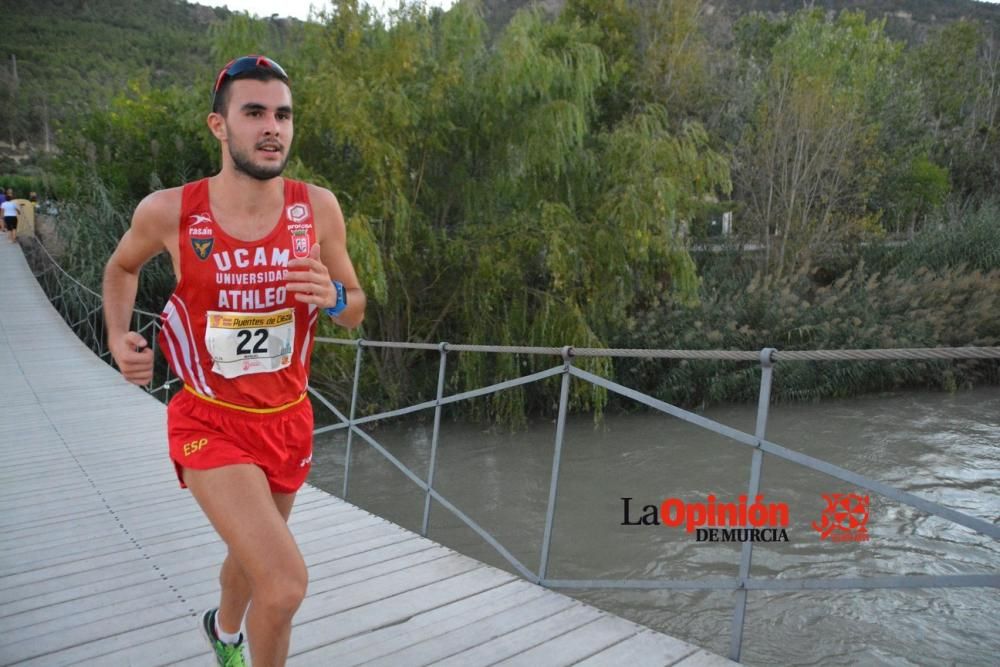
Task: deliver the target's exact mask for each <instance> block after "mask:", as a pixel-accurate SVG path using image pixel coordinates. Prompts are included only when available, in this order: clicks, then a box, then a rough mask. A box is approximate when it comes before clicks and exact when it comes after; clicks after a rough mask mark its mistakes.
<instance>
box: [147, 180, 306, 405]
mask: <svg viewBox="0 0 1000 667" xmlns="http://www.w3.org/2000/svg"><path fill="white" fill-rule="evenodd" d="M284 184H285V205H284V207H283V209H282V213H281V217H280V219H279V220H278V221H277V224H275V226H274V229H272V230H271V231H270V232H269V233H268V234H267V236H265V237H264V238H262V239H260V240H257V241H240V240H239V239H235V238H233V237H232V236H230V235H229V234H227V233H226V232H225V231H223V230H222V228H221V227H219V225H218V223H217V222H216V221H215V217H214V216H213V215H212V211H211V208H210V206H209V199H208V179H202V180H200V181H195V182H194V183H188V184H187V185H185V186H184V190H183V194H182V196H181V219H180V229H179V238H178V248H179V253H180V272H181V276H180V282H179V283H178V284H177V287H176V288H175V289H174V293H173V294H172V295H171V297H170V300H169V301H168V302H167V305H166V306H165V307H164V309H163V313H162V315H161V316H160V317H161V323H162V325H163V328H162V330H161V331H160V336H159V343H160V348H161V349H162V350H163V353H164V356H166V358H167V362H168V363H169V364H170V368H171V370H173V372H174V373H175V374H176V375H177V377H179V378H181V379H182V380H183V381H184V384H185V385H186V387H185V388H186V389H187V390H188V391H191V392H193V393H195V394H196V395H198V396H200V397H201V398H203V399H205V400H207V401H209V402H212V403H216V404H219V405H226V406H229V407H235V408H242V409H249V410H252V411H260V412H270V411H272V410H275V409H281V408H283V407H286V406H288V405H290V404H293V403H296V402H298V401H299V400H301V399H302V398H303V397H304V395H305V390H306V382H307V381H308V377H309V364H310V357H311V355H312V347H313V342H314V339H315V331H316V321H317V319H318V317H319V312H320V311H319V309H318V308H317V307H316V306H314V305H312V304H304V303H299V302H298V301H297V300H296V299H295V298H294V296H293V294H290V293H288V292H287V290H286V288H285V285H286V281H285V273H286V271H287V268H286V267H287V265H288V261H289V260H290V259H293V258H302V257H305V256H307V255H308V254H309V249H310V248H311V247H312V245H313V244H314V243H315V242H316V230H315V229H314V227H313V211H312V206H311V204H310V202H309V193H308V190H307V187H306V184H305V183H302V182H299V181H292V180H289V179H287V178H286V179H284Z"/></svg>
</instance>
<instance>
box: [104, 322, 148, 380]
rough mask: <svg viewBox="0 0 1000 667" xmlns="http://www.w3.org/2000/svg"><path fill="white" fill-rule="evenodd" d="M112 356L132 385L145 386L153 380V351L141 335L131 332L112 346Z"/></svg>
mask: <svg viewBox="0 0 1000 667" xmlns="http://www.w3.org/2000/svg"><path fill="white" fill-rule="evenodd" d="M111 355H112V356H113V357H114V358H115V363H116V364H118V368H119V369H121V372H122V375H123V376H124V377H125V379H126V380H128V381H129V382H131V383H132V384H138V385H145V384H149V383H150V382H151V381H152V380H153V350H151V349H150V348H149V344H148V343H147V342H146V339H145V338H143V337H142V336H141V335H140V334H138V333H136V332H134V331H129V332H128V333H127V334H125V336H124V337H123V338H122V339H121V340H120V342H119V343H118V344H117V345H114V346H112V348H111Z"/></svg>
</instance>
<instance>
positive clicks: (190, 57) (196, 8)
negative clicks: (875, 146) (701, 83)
mask: <svg viewBox="0 0 1000 667" xmlns="http://www.w3.org/2000/svg"><path fill="white" fill-rule="evenodd" d="M634 1H636V2H640V1H644V0H634ZM481 2H482V5H483V9H484V14H485V18H486V20H487V23H488V24H489V26H490V29H491V31H492V32H493V33H494V34H496V33H497V32H499V31H500V30H501V29H502V27H503V26H504V25H506V24H507V22H509V21H510V19H511V17H512V16H513V15H514V13H515V12H516V11H517V10H519V9H521V8H523V7H525V6H528V5H536V6H539V7H541V8H543V9H544V10H545V11H546V12H548V13H556V12H558V11H559V10H560V9H561V8H562V7H563V6H564V5H565V3H566V0H481ZM807 4H809V5H813V6H818V7H825V8H827V9H829V10H831V11H837V10H841V9H848V8H858V9H864V10H865V11H866V12H867V13H868V15H869V16H870V17H871V16H876V15H884V16H886V18H887V24H888V31H889V34H891V35H892V36H894V37H896V38H900V39H907V40H911V41H921V40H922V39H923V38H924V37H925V36H926V35H927V34H928V32H930V31H933V30H934V29H935V28H936V27H938V26H940V25H943V24H945V23H947V22H951V21H954V20H957V19H959V18H969V19H974V20H977V21H980V22H982V23H983V24H984V25H986V26H988V27H989V28H990V29H992V31H993V32H994V34H997V35H1000V4H987V3H983V2H976V1H974V0H810V2H808V3H807V2H804V0H708V1H707V2H706V5H705V12H706V14H707V15H708V16H709V17H712V18H710V20H713V21H718V20H720V19H721V20H722V21H723V23H728V22H729V21H732V20H735V19H736V18H738V17H739V16H740V15H741V14H743V13H746V12H748V11H754V10H756V11H763V12H769V13H780V12H792V11H795V10H797V9H801V8H802V7H803V6H806V5H807ZM0 16H2V17H3V21H4V25H6V26H13V27H14V28H13V29H12V30H8V31H7V35H9V38H7V39H4V40H2V42H0V105H3V108H4V110H5V113H3V114H0V173H9V172H13V171H19V170H22V169H23V168H25V167H26V166H28V165H29V164H30V163H31V161H32V159H33V157H34V156H37V155H38V154H40V153H44V152H45V151H46V150H49V149H51V148H52V146H53V145H54V144H56V143H58V136H57V128H58V127H59V126H60V123H61V121H64V120H67V119H70V118H72V117H74V116H75V115H78V114H79V113H80V112H81V111H82V110H85V109H91V108H103V107H105V106H106V105H107V102H108V100H109V99H110V98H111V97H112V96H114V95H115V94H117V93H119V92H121V91H122V90H123V89H124V88H125V86H127V85H128V84H129V82H131V81H136V80H138V81H143V82H148V83H149V84H150V85H152V86H157V85H169V84H174V83H180V84H185V83H187V82H188V81H190V80H192V79H193V78H195V77H200V78H201V79H202V80H204V75H205V73H206V72H207V71H208V70H209V69H210V68H211V67H212V66H213V65H212V56H211V36H210V35H211V26H212V25H213V24H216V23H218V22H221V21H224V20H225V19H226V18H227V17H228V16H230V12H229V11H228V10H225V9H216V8H209V7H204V6H201V5H198V4H194V3H188V2H185V1H184V0H144V1H143V2H134V0H32V1H31V2H25V1H24V0H0ZM711 33H712V34H713V35H722V36H723V37H721V39H723V41H725V37H724V36H725V35H726V34H727V31H725V30H722V31H718V32H717V31H714V30H713V31H711Z"/></svg>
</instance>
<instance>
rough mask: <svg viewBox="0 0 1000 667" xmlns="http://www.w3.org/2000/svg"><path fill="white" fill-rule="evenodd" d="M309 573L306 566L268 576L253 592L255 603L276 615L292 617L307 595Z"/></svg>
mask: <svg viewBox="0 0 1000 667" xmlns="http://www.w3.org/2000/svg"><path fill="white" fill-rule="evenodd" d="M307 585H308V575H307V573H306V569H305V566H302V567H301V568H295V569H294V570H293V571H291V572H285V573H282V574H280V575H277V576H272V577H269V578H268V581H267V583H266V584H264V585H263V586H261V587H258V588H257V589H255V590H254V592H253V604H254V605H255V606H256V605H260V606H261V607H262V610H263V611H265V612H266V613H268V614H273V615H275V616H281V617H284V616H288V617H291V616H292V615H293V614H294V613H295V611H296V610H297V609H298V608H299V605H301V604H302V600H304V599H305V597H306V586H307Z"/></svg>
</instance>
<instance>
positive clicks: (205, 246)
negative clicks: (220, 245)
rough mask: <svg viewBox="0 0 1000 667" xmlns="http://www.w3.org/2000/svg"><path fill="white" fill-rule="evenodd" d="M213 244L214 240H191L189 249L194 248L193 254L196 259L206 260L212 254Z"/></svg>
mask: <svg viewBox="0 0 1000 667" xmlns="http://www.w3.org/2000/svg"><path fill="white" fill-rule="evenodd" d="M214 244H215V239H214V238H207V239H191V247H192V248H194V254H196V255H198V259H202V260H204V259H208V256H209V255H211V254H212V246H213V245H214Z"/></svg>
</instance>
